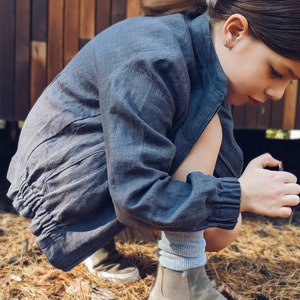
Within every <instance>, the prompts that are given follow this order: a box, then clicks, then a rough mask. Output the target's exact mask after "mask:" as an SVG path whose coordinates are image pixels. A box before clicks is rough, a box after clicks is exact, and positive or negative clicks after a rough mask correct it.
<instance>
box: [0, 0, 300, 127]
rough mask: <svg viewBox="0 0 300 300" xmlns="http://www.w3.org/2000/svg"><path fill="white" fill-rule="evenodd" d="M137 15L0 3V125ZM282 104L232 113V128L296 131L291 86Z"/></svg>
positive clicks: (10, 0)
mask: <svg viewBox="0 0 300 300" xmlns="http://www.w3.org/2000/svg"><path fill="white" fill-rule="evenodd" d="M139 14H140V0H0V119H5V120H8V121H18V120H24V118H25V117H26V115H27V113H28V111H29V109H30V107H31V106H32V104H33V103H34V102H35V101H36V99H37V98H38V96H39V95H40V94H41V92H42V91H43V89H44V88H45V87H46V86H47V84H49V83H50V82H51V80H52V79H53V78H54V77H55V76H56V75H57V74H58V73H59V72H60V70H61V69H62V68H63V67H64V66H65V65H66V64H67V63H68V61H69V60H70V59H71V58H72V57H73V56H74V54H76V53H77V52H78V50H79V49H80V48H81V47H82V46H83V45H84V44H85V43H86V42H87V41H89V40H90V39H91V38H93V37H94V36H95V35H96V34H97V33H99V32H101V31H102V30H104V29H105V28H107V27H108V26H110V25H112V24H114V23H116V22H118V21H120V20H123V19H125V18H128V17H133V16H137V15H139ZM249 80H251V79H249ZM285 98H286V101H285V102H283V101H281V102H277V103H271V102H268V103H266V104H264V105H262V106H258V107H253V106H248V105H247V106H243V107H235V108H234V118H235V124H236V128H284V129H292V128H300V118H299V117H298V116H300V99H299V98H300V97H299V95H298V89H297V82H293V84H291V86H290V87H289V89H288V91H287V93H286V95H285Z"/></svg>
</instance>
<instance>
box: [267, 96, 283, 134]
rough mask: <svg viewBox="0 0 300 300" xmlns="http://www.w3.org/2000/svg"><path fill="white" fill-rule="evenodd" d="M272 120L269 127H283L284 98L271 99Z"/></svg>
mask: <svg viewBox="0 0 300 300" xmlns="http://www.w3.org/2000/svg"><path fill="white" fill-rule="evenodd" d="M270 119H271V122H270V126H269V128H273V129H282V119H283V100H281V101H271V117H270Z"/></svg>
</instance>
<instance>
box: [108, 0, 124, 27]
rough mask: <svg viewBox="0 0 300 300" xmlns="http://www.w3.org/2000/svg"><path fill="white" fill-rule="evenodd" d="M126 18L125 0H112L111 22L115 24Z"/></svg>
mask: <svg viewBox="0 0 300 300" xmlns="http://www.w3.org/2000/svg"><path fill="white" fill-rule="evenodd" d="M125 18H126V0H112V6H111V24H115V23H117V22H119V21H122V20H124V19H125Z"/></svg>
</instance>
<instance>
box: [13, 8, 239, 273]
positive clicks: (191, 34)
mask: <svg viewBox="0 0 300 300" xmlns="http://www.w3.org/2000/svg"><path fill="white" fill-rule="evenodd" d="M227 85H228V82H227V79H226V76H225V75H224V73H223V71H222V69H221V66H220V63H219V61H218V59H217V56H216V53H215V50H214V47H213V44H212V41H211V36H210V29H209V22H208V19H207V17H206V15H202V16H199V17H197V18H195V19H194V20H190V19H188V18H186V17H184V16H183V15H181V14H174V15H170V16H164V17H137V18H132V19H128V20H125V21H122V22H120V23H117V24H115V25H113V26H112V27H110V28H108V29H107V30H105V31H103V32H102V33H100V34H99V35H97V36H96V37H95V38H94V39H92V40H91V41H90V42H89V43H88V44H87V45H86V46H85V47H84V48H82V49H81V50H80V51H79V53H78V54H77V55H76V56H75V57H74V58H73V59H72V60H71V61H70V63H69V64H68V65H67V66H66V67H65V68H64V70H63V71H62V72H61V73H60V74H59V75H58V76H57V77H56V78H55V79H54V80H53V82H52V83H51V84H50V85H49V86H48V87H47V88H46V89H45V91H44V92H43V93H42V95H41V97H40V98H39V99H38V101H37V102H36V103H35V105H34V107H33V108H32V110H31V111H30V113H29V115H28V117H27V119H26V120H25V123H24V126H23V128H22V132H21V136H20V140H19V146H18V150H17V152H16V154H15V155H14V157H13V159H12V161H11V164H10V167H9V171H8V179H9V181H10V182H11V186H10V189H9V191H8V196H9V197H10V198H12V199H13V205H14V207H15V208H16V209H17V211H19V212H20V214H21V215H23V216H25V217H28V218H32V223H31V226H30V228H31V230H32V232H33V233H34V234H35V235H36V236H37V242H38V244H39V245H40V247H41V249H42V251H43V252H44V253H45V254H46V256H47V258H48V259H49V261H50V262H51V263H52V264H53V265H54V266H56V267H57V268H60V269H62V270H64V271H67V270H70V269H72V268H73V267H74V266H75V265H77V264H78V263H79V262H81V261H83V260H84V259H85V258H86V257H88V256H89V255H91V254H92V253H93V252H95V251H96V250H98V249H99V247H101V246H103V244H104V243H105V242H107V241H108V240H110V239H112V238H113V236H114V235H115V234H117V233H118V232H119V231H120V230H121V229H122V228H123V227H124V226H135V227H136V226H147V227H151V228H157V229H160V230H169V231H199V230H203V229H205V228H208V227H213V226H217V227H220V228H225V229H232V228H233V227H234V226H235V224H236V222H237V218H238V215H239V208H240V185H239V182H238V180H237V177H238V176H240V174H241V170H242V153H241V150H240V148H239V147H238V145H237V144H236V142H235V140H234V137H233V122H232V116H231V107H230V105H229V103H228V102H227V101H226V100H225V97H226V93H227ZM216 112H218V114H219V116H220V120H221V124H222V130H223V141H222V146H221V150H220V154H219V157H218V161H217V165H216V169H215V176H209V175H204V174H202V173H200V172H193V173H191V174H189V175H188V177H187V180H186V182H180V181H174V180H172V179H171V175H172V174H173V173H174V171H175V170H176V169H177V168H178V166H179V165H180V164H181V162H182V161H183V159H184V158H185V157H186V155H187V154H188V153H189V151H190V150H191V148H192V147H193V145H194V144H195V142H196V141H197V139H198V138H199V136H200V135H201V133H202V131H203V130H204V128H205V127H206V125H207V124H208V122H209V121H210V120H211V118H212V117H213V115H214V114H215V113H216Z"/></svg>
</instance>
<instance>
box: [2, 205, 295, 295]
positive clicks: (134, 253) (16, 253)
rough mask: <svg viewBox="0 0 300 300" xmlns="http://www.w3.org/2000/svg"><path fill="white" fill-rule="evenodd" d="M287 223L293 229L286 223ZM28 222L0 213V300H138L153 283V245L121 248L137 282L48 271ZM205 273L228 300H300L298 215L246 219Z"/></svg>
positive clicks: (122, 245) (81, 268) (121, 245)
mask: <svg viewBox="0 0 300 300" xmlns="http://www.w3.org/2000/svg"><path fill="white" fill-rule="evenodd" d="M289 223H291V224H289ZM29 224H30V223H29V220H26V219H24V218H22V217H20V216H17V215H15V214H12V213H7V212H2V213H0V299H2V300H10V299H22V300H23V299H25V300H26V299H35V300H44V299H49V300H50V299H66V300H68V299H82V300H88V299H89V300H97V299H102V300H113V299H122V300H139V299H145V298H147V296H148V294H149V291H150V288H151V284H152V282H153V280H154V276H155V272H156V265H157V256H156V250H157V247H156V244H155V243H142V242H139V243H121V242H118V243H117V246H118V249H119V251H120V252H121V253H123V254H124V255H125V256H127V257H128V258H129V259H130V260H132V261H133V262H134V263H136V264H137V265H138V266H139V268H140V273H141V278H140V280H139V281H138V282H136V283H131V284H116V283H115V284H113V283H109V282H107V281H105V280H103V279H100V278H98V277H96V276H94V275H92V274H90V273H89V272H88V271H87V270H86V268H85V266H84V265H83V264H80V265H78V266H77V267H75V268H74V269H73V270H71V271H69V272H66V273H64V272H62V271H60V270H57V269H55V268H54V267H52V266H51V265H50V264H49V263H48V261H47V260H46V258H45V256H44V255H43V254H42V253H41V251H40V250H39V248H38V246H37V245H36V244H35V243H34V237H33V235H32V234H31V233H30V231H29V229H28V226H29ZM207 258H208V263H207V272H208V274H209V277H210V279H211V280H212V282H213V284H214V285H215V286H216V287H217V288H218V289H219V290H220V291H221V292H222V293H223V294H224V295H225V296H226V298H228V299H234V300H238V299H257V300H265V299H272V300H279V299H280V300H284V299H286V300H291V299H293V300H296V299H300V212H299V209H297V210H296V211H295V213H294V215H293V218H292V219H291V220H278V219H269V218H264V217H257V216H252V215H244V226H243V229H242V233H241V235H240V236H239V238H238V239H237V240H236V241H235V242H234V243H233V244H232V245H231V246H229V247H228V248H226V249H224V250H223V251H221V252H219V253H208V254H207Z"/></svg>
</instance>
